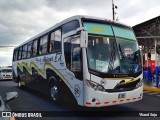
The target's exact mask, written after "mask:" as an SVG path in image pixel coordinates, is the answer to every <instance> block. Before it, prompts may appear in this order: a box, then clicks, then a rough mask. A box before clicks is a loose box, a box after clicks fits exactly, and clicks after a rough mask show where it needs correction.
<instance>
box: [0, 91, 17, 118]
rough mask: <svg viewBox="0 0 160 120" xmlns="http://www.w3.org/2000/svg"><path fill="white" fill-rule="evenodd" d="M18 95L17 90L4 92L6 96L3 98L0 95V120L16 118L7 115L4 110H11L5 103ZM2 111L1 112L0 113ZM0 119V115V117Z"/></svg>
mask: <svg viewBox="0 0 160 120" xmlns="http://www.w3.org/2000/svg"><path fill="white" fill-rule="evenodd" d="M17 96H18V93H17V92H8V93H7V94H6V98H5V99H3V98H2V97H1V96H0V116H2V120H16V118H15V117H14V116H11V117H7V115H6V113H5V112H10V111H12V110H11V109H10V107H9V106H8V105H7V103H8V102H9V101H11V100H13V99H15V98H16V97H17ZM2 113H3V114H2ZM0 120H1V117H0Z"/></svg>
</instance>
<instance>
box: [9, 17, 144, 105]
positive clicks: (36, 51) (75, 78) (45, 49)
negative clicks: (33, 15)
mask: <svg viewBox="0 0 160 120" xmlns="http://www.w3.org/2000/svg"><path fill="white" fill-rule="evenodd" d="M12 66H13V81H15V82H17V83H18V85H19V87H24V86H26V87H29V88H32V89H35V90H38V91H40V92H44V93H47V94H48V95H50V97H51V98H52V99H53V101H55V102H57V101H59V100H60V99H62V98H65V99H68V100H70V101H72V100H73V102H74V101H75V102H77V104H78V105H81V106H87V107H100V106H109V105H116V104H122V103H128V102H135V101H138V100H141V99H142V96H143V85H142V76H143V75H142V65H141V59H140V51H139V47H138V43H137V40H136V38H135V35H134V32H133V30H132V28H131V27H129V26H127V25H124V24H121V23H118V22H115V21H111V20H108V19H103V18H97V17H90V16H80V15H78V16H73V17H70V18H68V19H65V20H64V21H62V22H60V23H58V24H56V25H55V26H53V27H51V28H49V29H47V30H46V31H44V32H42V33H40V34H38V35H36V36H35V37H33V38H31V39H29V40H28V41H26V42H25V43H23V44H21V45H19V46H17V47H16V48H15V49H14V53H13V64H12Z"/></svg>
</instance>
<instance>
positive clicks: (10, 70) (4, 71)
mask: <svg viewBox="0 0 160 120" xmlns="http://www.w3.org/2000/svg"><path fill="white" fill-rule="evenodd" d="M7 72H12V69H3V70H2V73H7Z"/></svg>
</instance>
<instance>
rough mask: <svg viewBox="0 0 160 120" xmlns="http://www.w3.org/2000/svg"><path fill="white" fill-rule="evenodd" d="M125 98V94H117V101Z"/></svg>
mask: <svg viewBox="0 0 160 120" xmlns="http://www.w3.org/2000/svg"><path fill="white" fill-rule="evenodd" d="M122 98H126V93H120V94H118V99H122Z"/></svg>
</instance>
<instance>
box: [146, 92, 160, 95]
mask: <svg viewBox="0 0 160 120" xmlns="http://www.w3.org/2000/svg"><path fill="white" fill-rule="evenodd" d="M147 94H149V95H156V94H158V93H155V92H152V93H147Z"/></svg>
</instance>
